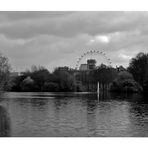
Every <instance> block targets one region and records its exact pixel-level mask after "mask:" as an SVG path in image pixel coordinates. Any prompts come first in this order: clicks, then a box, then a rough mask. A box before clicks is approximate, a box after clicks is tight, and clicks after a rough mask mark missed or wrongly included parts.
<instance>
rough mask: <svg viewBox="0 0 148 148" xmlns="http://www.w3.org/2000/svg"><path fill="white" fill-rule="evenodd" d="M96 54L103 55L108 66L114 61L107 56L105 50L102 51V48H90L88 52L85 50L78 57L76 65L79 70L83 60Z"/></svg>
mask: <svg viewBox="0 0 148 148" xmlns="http://www.w3.org/2000/svg"><path fill="white" fill-rule="evenodd" d="M94 56H98V57H100V56H101V57H102V58H103V59H104V60H105V61H106V64H107V65H108V66H111V64H112V62H111V60H110V59H109V58H108V57H107V56H106V54H105V52H103V51H100V50H89V51H87V52H84V53H83V54H82V55H81V56H80V57H79V58H78V59H77V63H76V66H75V69H76V70H78V68H79V67H80V64H81V61H82V60H83V59H84V58H86V57H88V58H93V57H94Z"/></svg>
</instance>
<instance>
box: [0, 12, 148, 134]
mask: <svg viewBox="0 0 148 148" xmlns="http://www.w3.org/2000/svg"><path fill="white" fill-rule="evenodd" d="M0 137H148V11H0Z"/></svg>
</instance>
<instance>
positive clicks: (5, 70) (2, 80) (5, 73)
mask: <svg viewBox="0 0 148 148" xmlns="http://www.w3.org/2000/svg"><path fill="white" fill-rule="evenodd" d="M9 76H10V64H9V61H8V58H7V57H5V56H4V55H2V54H1V53H0V90H5V88H6V87H7V86H8V85H9V80H10V79H9Z"/></svg>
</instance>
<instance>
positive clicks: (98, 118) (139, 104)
mask: <svg viewBox="0 0 148 148" xmlns="http://www.w3.org/2000/svg"><path fill="white" fill-rule="evenodd" d="M0 136H12V137H118V136H120V137H131V136H132V137H145V136H148V100H147V99H146V98H143V97H142V96H140V95H137V94H133V95H127V94H125V95H123V94H122V95H121V94H110V93H106V94H100V95H99V96H98V95H97V94H94V93H12V92H8V93H4V94H2V95H1V96H0Z"/></svg>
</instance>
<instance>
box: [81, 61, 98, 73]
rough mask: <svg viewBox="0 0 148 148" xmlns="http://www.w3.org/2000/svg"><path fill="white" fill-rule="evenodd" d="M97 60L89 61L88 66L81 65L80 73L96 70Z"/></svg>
mask: <svg viewBox="0 0 148 148" xmlns="http://www.w3.org/2000/svg"><path fill="white" fill-rule="evenodd" d="M96 68H97V67H96V60H95V59H89V60H87V64H81V65H80V68H79V70H80V71H87V70H94V69H96Z"/></svg>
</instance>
